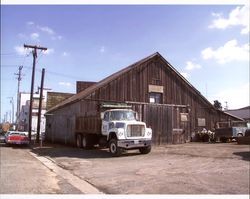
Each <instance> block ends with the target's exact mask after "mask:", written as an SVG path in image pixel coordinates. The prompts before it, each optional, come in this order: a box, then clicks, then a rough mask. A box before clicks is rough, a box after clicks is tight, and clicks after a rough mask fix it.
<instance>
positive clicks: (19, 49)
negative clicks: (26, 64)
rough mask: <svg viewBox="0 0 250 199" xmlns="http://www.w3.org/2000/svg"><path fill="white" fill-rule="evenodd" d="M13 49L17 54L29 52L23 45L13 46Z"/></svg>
mask: <svg viewBox="0 0 250 199" xmlns="http://www.w3.org/2000/svg"><path fill="white" fill-rule="evenodd" d="M14 49H15V51H16V53H17V54H18V55H27V53H28V52H30V50H28V49H26V48H24V47H23V46H15V47H14Z"/></svg>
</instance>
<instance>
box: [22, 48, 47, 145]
mask: <svg viewBox="0 0 250 199" xmlns="http://www.w3.org/2000/svg"><path fill="white" fill-rule="evenodd" d="M24 48H31V49H33V51H32V54H33V67H32V77H31V88H30V107H29V140H30V141H31V131H32V105H33V92H34V81H35V68H36V58H37V49H38V50H44V51H46V50H47V48H45V47H40V46H32V45H26V44H24Z"/></svg>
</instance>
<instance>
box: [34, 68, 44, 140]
mask: <svg viewBox="0 0 250 199" xmlns="http://www.w3.org/2000/svg"><path fill="white" fill-rule="evenodd" d="M44 74H45V69H44V68H43V69H42V79H41V89H40V98H39V108H38V118H37V131H36V142H37V143H39V136H40V124H41V113H42V103H43V84H44ZM41 139H42V138H41Z"/></svg>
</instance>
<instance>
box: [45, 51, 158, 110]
mask: <svg viewBox="0 0 250 199" xmlns="http://www.w3.org/2000/svg"><path fill="white" fill-rule="evenodd" d="M155 56H161V54H160V53H159V52H155V53H153V54H151V55H149V56H147V57H145V58H143V59H140V60H139V61H137V62H135V63H133V64H130V65H129V66H127V67H125V68H122V69H121V70H119V71H117V72H115V73H113V74H111V75H109V76H108V77H106V78H104V79H102V80H100V81H99V82H97V83H96V84H94V85H92V86H90V87H88V88H86V89H85V90H83V91H81V92H80V93H76V94H75V95H73V96H72V97H69V98H68V99H66V100H64V101H62V102H61V103H59V104H57V105H56V106H54V107H52V108H51V109H49V110H48V111H47V112H50V111H53V110H56V109H58V108H60V107H61V106H64V105H66V104H69V103H74V102H75V101H78V100H80V99H83V98H85V97H87V96H88V95H89V94H90V93H92V92H94V90H96V89H98V88H99V87H101V86H102V85H105V84H108V83H109V82H110V81H112V80H114V79H116V78H117V77H118V76H119V75H121V74H123V73H125V72H127V71H129V70H131V69H132V68H134V67H136V66H137V65H138V64H141V63H144V62H146V61H148V60H149V59H152V58H153V57H155ZM161 57H162V56H161ZM105 81H106V82H105ZM93 88H95V89H94V90H93ZM92 90H93V91H92Z"/></svg>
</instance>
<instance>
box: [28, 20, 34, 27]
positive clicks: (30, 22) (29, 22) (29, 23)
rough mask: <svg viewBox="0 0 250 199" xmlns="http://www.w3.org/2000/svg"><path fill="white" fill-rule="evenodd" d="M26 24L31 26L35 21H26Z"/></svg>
mask: <svg viewBox="0 0 250 199" xmlns="http://www.w3.org/2000/svg"><path fill="white" fill-rule="evenodd" d="M26 24H27V25H28V26H33V25H34V24H35V23H34V22H33V21H28V22H26Z"/></svg>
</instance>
